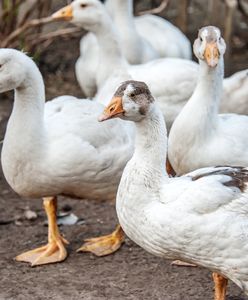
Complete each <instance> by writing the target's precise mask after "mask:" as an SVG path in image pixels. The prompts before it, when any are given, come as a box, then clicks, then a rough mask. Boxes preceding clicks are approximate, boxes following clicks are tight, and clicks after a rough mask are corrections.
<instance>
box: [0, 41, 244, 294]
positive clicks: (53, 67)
mask: <svg viewBox="0 0 248 300" xmlns="http://www.w3.org/2000/svg"><path fill="white" fill-rule="evenodd" d="M77 56H78V39H74V40H68V41H64V42H61V41H57V42H55V43H54V44H53V45H52V46H51V47H50V48H49V51H47V52H46V53H45V54H44V55H43V56H42V57H41V61H40V67H41V71H42V73H43V75H44V79H45V84H46V92H47V99H51V98H53V97H55V96H59V95H64V94H72V95H74V96H79V97H81V96H83V95H82V92H81V90H80V88H79V86H78V85H77V83H76V79H75V75H74V68H73V66H74V63H75V60H76V58H77ZM237 57H238V58H237ZM235 61H237V64H234V65H233V69H232V72H233V71H236V70H238V69H240V68H241V67H240V66H243V68H245V67H247V51H246V52H244V51H243V52H242V53H240V52H239V51H236V52H235ZM12 98H13V96H12V93H8V94H6V95H4V96H2V95H0V107H1V108H0V137H1V139H2V137H3V134H4V131H5V127H6V122H7V119H8V117H9V114H10V112H11V108H12V101H13V100H12ZM103 200H104V199H103ZM64 205H69V206H70V207H71V209H72V212H73V213H75V214H76V215H77V216H79V217H82V218H83V219H84V220H85V223H83V224H81V225H77V224H76V225H72V226H61V231H62V233H63V234H64V235H65V237H66V238H67V239H68V240H69V241H70V245H69V246H68V252H69V256H68V258H67V260H66V261H64V262H63V263H59V264H53V265H46V266H42V267H35V268H31V267H30V266H29V265H28V264H25V263H17V262H15V261H14V259H13V258H14V257H15V256H16V255H18V254H20V253H21V252H23V251H26V250H30V249H33V248H35V247H38V246H40V245H42V244H45V243H46V241H47V227H46V226H44V222H45V220H46V217H45V213H44V211H43V209H42V202H41V199H32V200H27V199H21V198H20V197H19V196H18V195H17V194H15V193H14V192H13V191H12V190H11V188H10V187H9V186H8V184H7V183H6V181H5V179H4V176H3V175H2V172H1V173H0V300H49V299H53V300H79V299H85V300H116V299H120V300H124V299H125V300H126V299H127V300H160V299H161V300H187V299H191V300H194V299H198V300H206V299H213V283H212V280H211V273H210V272H209V271H208V270H206V269H203V268H198V267H197V268H188V267H187V268H186V267H177V266H171V262H170V261H166V260H163V259H160V258H156V257H154V256H151V255H150V254H148V253H146V252H145V251H144V250H143V249H141V248H139V247H138V246H136V245H135V244H134V243H132V242H131V241H130V240H128V239H127V240H126V242H125V244H124V245H123V247H122V248H121V249H120V250H119V251H118V252H116V253H115V254H113V255H110V256H107V257H103V258H97V257H95V256H93V255H92V254H88V253H87V254H86V253H85V254H83V253H80V254H78V253H76V252H75V250H76V249H77V248H79V247H80V246H81V244H82V242H83V239H84V238H88V237H92V236H98V235H102V234H107V233H110V232H111V231H112V230H113V229H114V227H115V225H116V222H117V220H116V214H115V207H114V204H113V203H109V202H104V201H103V202H96V201H88V200H79V199H78V200H77V199H76V200H75V199H73V200H72V199H70V198H62V197H61V198H60V199H59V208H61V207H63V206H64ZM27 206H29V207H30V209H31V210H33V211H35V212H37V213H38V218H37V219H35V220H33V221H30V220H25V219H24V218H22V216H23V212H24V209H25V207H27ZM16 220H18V221H16ZM244 299H247V300H248V297H247V296H245V295H244V294H243V293H242V292H241V291H240V289H239V288H238V287H236V286H235V285H234V284H232V283H230V284H229V288H228V296H227V300H244Z"/></svg>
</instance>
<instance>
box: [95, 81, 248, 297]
mask: <svg viewBox="0 0 248 300" xmlns="http://www.w3.org/2000/svg"><path fill="white" fill-rule="evenodd" d="M117 99H118V101H117ZM115 117H117V118H121V119H123V120H127V121H133V122H134V123H135V127H136V140H135V151H134V155H133V157H132V158H131V160H130V161H129V162H128V164H127V165H126V167H125V169H124V172H123V175H122V178H121V182H120V185H119V188H118V193H117V200H116V201H117V202H116V209H117V214H118V218H119V221H120V224H121V226H122V228H123V229H124V231H125V232H126V234H127V235H128V236H129V237H130V238H131V239H132V240H133V241H134V242H136V243H137V244H138V245H140V246H141V247H142V248H144V249H145V250H147V251H148V252H150V253H152V254H154V255H157V256H160V257H164V258H168V259H180V260H183V261H186V262H190V263H193V264H197V265H200V266H203V267H206V268H208V269H210V270H212V271H214V272H218V274H221V275H222V276H224V277H226V278H228V279H230V280H232V281H233V282H234V283H236V284H237V285H238V286H239V287H240V288H241V289H242V290H243V291H244V292H245V293H246V294H248V238H247V234H246V231H247V230H246V229H247V227H248V188H247V187H248V169H247V168H244V167H228V166H223V167H208V168H203V169H198V170H195V171H194V172H191V173H188V174H186V175H183V176H180V177H175V178H170V177H169V176H168V174H167V173H166V171H165V157H166V152H167V137H166V136H167V133H166V126H165V122H164V119H163V115H162V113H161V111H160V109H159V108H158V106H157V104H156V101H154V98H153V97H152V95H151V92H150V91H149V89H148V87H147V85H146V84H144V83H143V84H142V83H140V82H135V81H131V82H130V81H129V82H124V83H123V84H121V86H120V87H119V88H118V89H117V91H116V93H115V95H114V97H113V99H112V101H111V103H110V105H109V106H108V107H107V108H105V110H104V112H103V114H102V115H101V116H100V120H101V121H106V120H108V119H112V118H115Z"/></svg>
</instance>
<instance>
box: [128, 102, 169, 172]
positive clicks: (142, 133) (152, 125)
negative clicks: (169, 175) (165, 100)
mask: <svg viewBox="0 0 248 300" xmlns="http://www.w3.org/2000/svg"><path fill="white" fill-rule="evenodd" d="M166 154H167V131H166V126H165V122H164V118H163V115H162V113H161V111H160V110H159V108H158V107H157V106H156V105H153V106H152V107H151V108H150V112H149V116H147V117H146V118H145V119H143V120H142V121H140V122H137V123H136V140H135V152H134V156H133V158H134V159H136V160H138V161H140V162H141V163H142V165H144V164H145V165H146V167H148V168H151V169H153V170H156V172H159V173H160V174H161V176H164V175H166V174H165V163H166Z"/></svg>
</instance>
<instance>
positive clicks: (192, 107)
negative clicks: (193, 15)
mask: <svg viewBox="0 0 248 300" xmlns="http://www.w3.org/2000/svg"><path fill="white" fill-rule="evenodd" d="M204 34H205V35H206V37H205V38H206V40H210V41H211V43H214V42H215V41H216V43H217V44H216V47H218V51H219V52H220V54H219V58H218V63H217V65H215V66H209V64H208V61H207V60H206V59H205V58H202V59H199V64H200V73H199V80H198V83H197V86H196V88H195V91H194V93H193V95H192V96H191V98H190V99H189V101H188V102H187V104H186V105H185V106H184V108H183V109H182V111H181V113H180V114H179V115H178V117H177V118H176V120H175V122H174V124H173V126H172V129H171V131H170V136H169V142H168V155H169V160H170V163H171V164H172V167H173V168H174V170H175V171H176V173H177V174H180V175H181V174H185V173H187V172H190V171H193V170H195V169H198V168H200V167H208V166H215V165H232V166H248V152H247V147H248V133H247V130H246V128H248V117H247V116H244V115H237V114H220V115H218V110H219V102H220V99H221V95H222V82H223V72H224V61H223V54H224V51H225V45H224V40H222V39H221V37H220V32H219V30H218V29H217V28H216V27H212V26H209V27H204V28H203V29H201V31H200V32H199V37H201V38H202V39H203V42H201V41H200V39H199V38H198V39H197V40H196V42H195V53H196V55H197V56H198V57H200V52H198V51H200V50H199V49H201V48H200V47H203V43H204V41H205V40H204ZM211 39H212V40H211ZM219 39H220V40H219ZM200 43H201V44H202V45H200ZM207 45H208V44H207ZM209 45H211V44H210V42H209ZM207 47H208V46H206V49H207ZM204 49H205V48H204ZM216 49H217V48H216ZM205 51H207V50H205ZM242 73H244V72H242ZM239 75H240V76H241V77H242V78H243V74H239ZM240 76H239V77H240ZM228 81H234V79H232V78H231V79H228ZM224 101H225V99H224ZM224 101H223V102H224ZM237 105H238V103H237Z"/></svg>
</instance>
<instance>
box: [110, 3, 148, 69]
mask: <svg viewBox="0 0 248 300" xmlns="http://www.w3.org/2000/svg"><path fill="white" fill-rule="evenodd" d="M106 6H107V9H108V11H109V13H110V15H111V16H112V18H113V20H114V24H115V25H116V28H117V29H118V34H119V39H120V41H121V46H122V51H123V54H124V56H125V58H126V59H127V60H128V61H129V63H131V64H138V63H141V62H142V56H143V47H144V45H143V43H142V39H141V37H140V36H139V34H138V33H137V31H136V26H135V22H134V16H133V1H132V0H108V1H107V3H106Z"/></svg>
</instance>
